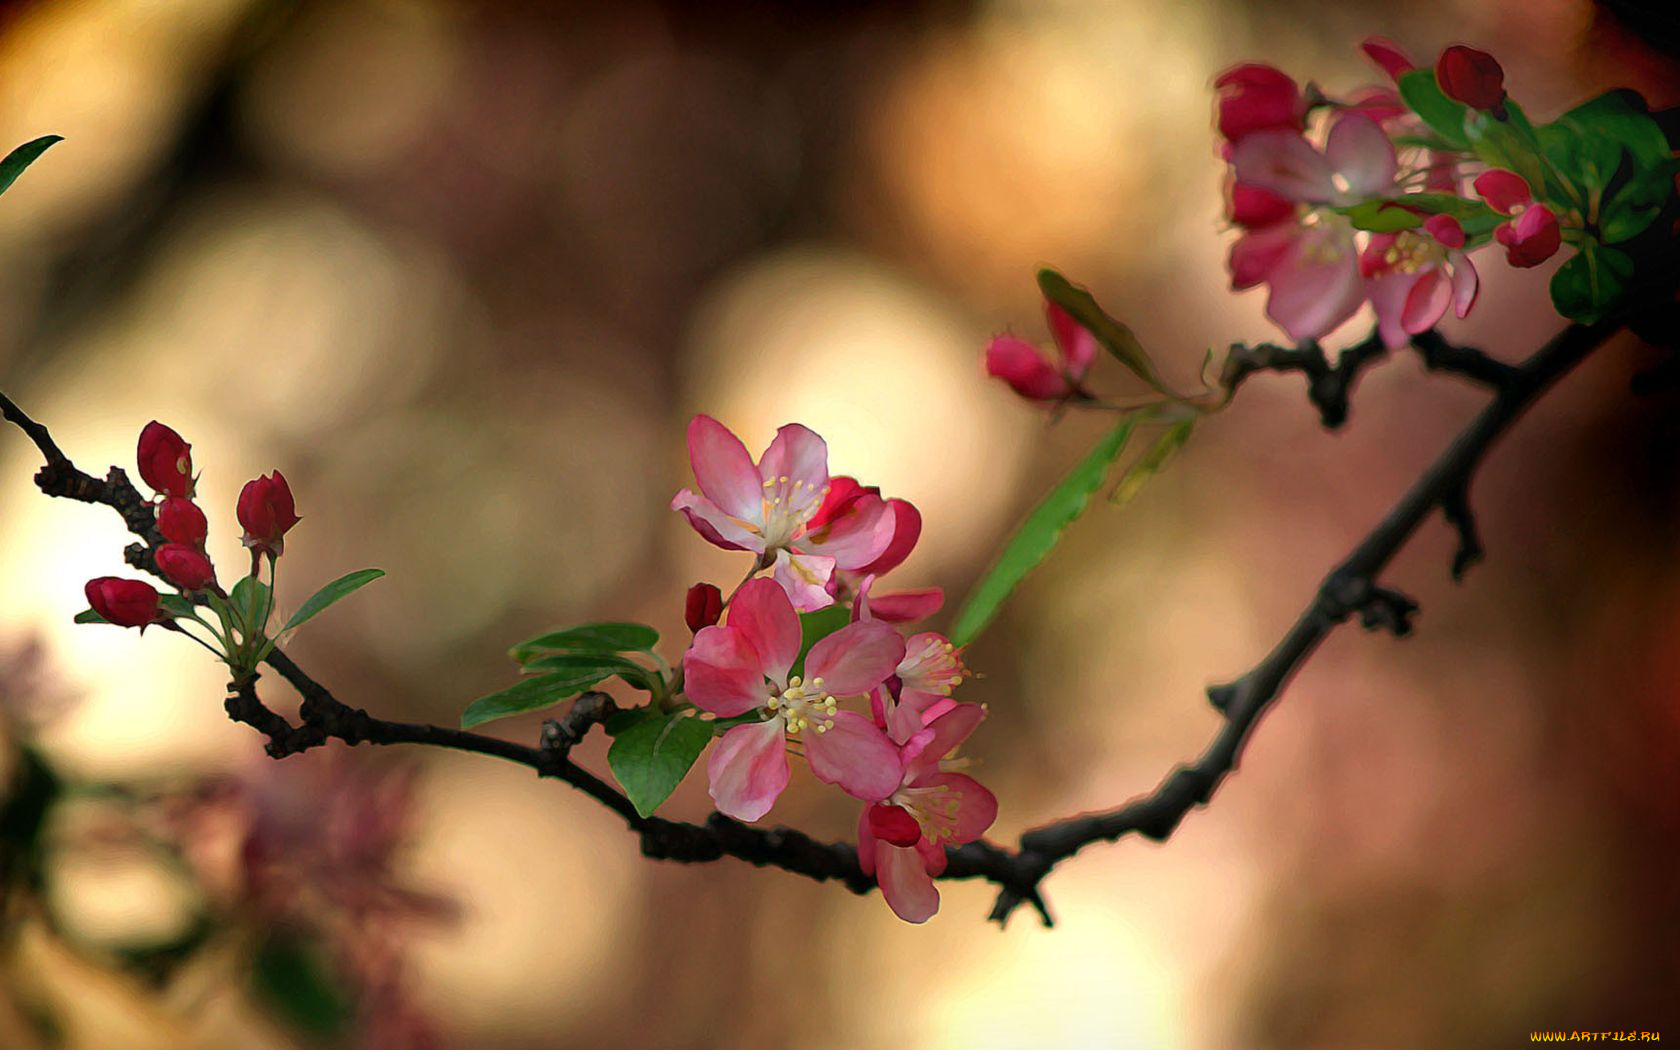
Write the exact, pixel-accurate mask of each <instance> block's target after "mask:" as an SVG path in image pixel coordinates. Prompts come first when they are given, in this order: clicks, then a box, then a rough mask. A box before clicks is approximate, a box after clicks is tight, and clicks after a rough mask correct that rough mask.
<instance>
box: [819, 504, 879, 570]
mask: <svg viewBox="0 0 1680 1050" xmlns="http://www.w3.org/2000/svg"><path fill="white" fill-rule="evenodd" d="M895 528H897V518H896V517H895V516H894V515H893V511H892V508H890V507H888V506H887V501H886V500H884V499H882V498H881V497H880V496H877V495H874V494H872V493H865V494H864V495H861V496H859V497H858V498H857V499H855V500H853V501H852V502H851V505H850V506H848V507H847V508H846V509H845V510H843V511H841V512H840V513H839V514H838V515H836V516H835V517H834V518H833V519H832V520H831V521H829V522H828V523H827V524H825V525H824V526H823V527H822V528H820V529H818V530H816V531H815V532H808V533H806V534H805V535H804V537H803V538H801V539H800V540H799V541H798V545H799V550H801V551H806V552H809V553H811V554H822V555H826V556H828V557H830V558H833V559H834V565H835V568H839V569H851V570H856V569H858V568H860V567H862V566H864V565H868V564H869V563H870V562H872V561H874V560H875V559H877V558H879V557H880V556H881V555H882V553H884V552H885V551H886V549H887V547H888V546H889V545H890V544H891V543H892V541H893V530H894V529H895Z"/></svg>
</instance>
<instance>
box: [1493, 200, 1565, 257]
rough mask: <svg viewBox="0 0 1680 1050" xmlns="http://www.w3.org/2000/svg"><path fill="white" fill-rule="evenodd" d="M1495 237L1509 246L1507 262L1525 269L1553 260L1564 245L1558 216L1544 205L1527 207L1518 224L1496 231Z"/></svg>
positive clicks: (1506, 249) (1506, 253) (1508, 224)
mask: <svg viewBox="0 0 1680 1050" xmlns="http://www.w3.org/2000/svg"><path fill="white" fill-rule="evenodd" d="M1493 237H1494V240H1497V241H1498V242H1499V243H1500V244H1503V245H1504V246H1505V261H1506V262H1508V263H1510V264H1511V265H1512V266H1516V267H1520V268H1524V269H1526V268H1528V267H1530V266H1539V265H1540V264H1541V263H1543V262H1545V261H1546V260H1547V259H1550V258H1551V257H1552V255H1553V254H1554V253H1555V252H1556V251H1557V250H1558V246H1559V245H1561V244H1562V243H1563V234H1562V232H1561V231H1559V229H1558V221H1557V216H1556V215H1554V214H1552V209H1550V208H1548V207H1546V206H1545V205H1544V204H1536V205H1533V206H1531V207H1528V208H1524V209H1523V212H1522V214H1521V215H1519V216H1517V218H1516V219H1515V220H1514V221H1512V222H1508V223H1506V224H1505V225H1503V226H1501V227H1499V228H1498V229H1497V230H1494V231H1493Z"/></svg>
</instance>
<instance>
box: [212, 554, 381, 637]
mask: <svg viewBox="0 0 1680 1050" xmlns="http://www.w3.org/2000/svg"><path fill="white" fill-rule="evenodd" d="M383 575H385V570H384V569H358V570H357V571H355V572H352V573H346V574H345V575H343V576H340V577H339V578H338V579H336V580H334V581H333V582H331V583H329V584H327V585H326V586H325V587H322V588H321V589H320V590H318V591H316V592H315V593H314V594H312V595H310V596H309V600H308V601H306V602H304V603H303V605H302V606H301V607H300V608H299V609H298V611H297V612H296V613H294V614H292V618H291V619H290V620H287V621H286V626H284V627H282V628H280V633H282V634H284V633H285V632H287V631H290V630H291V629H293V628H294V627H300V626H302V625H303V624H304V623H306V622H307V621H309V620H313V619H314V618H315V617H317V616H319V615H320V614H321V613H323V612H325V611H326V610H327V607H328V606H330V605H333V604H335V603H337V602H340V601H343V600H344V599H345V598H348V597H349V596H350V595H351V593H352V592H354V591H358V590H360V589H361V588H363V587H366V586H367V585H368V584H370V583H372V582H373V581H374V580H377V579H379V577H381V576H383ZM248 578H249V577H247V579H248ZM235 589H236V590H237V588H235Z"/></svg>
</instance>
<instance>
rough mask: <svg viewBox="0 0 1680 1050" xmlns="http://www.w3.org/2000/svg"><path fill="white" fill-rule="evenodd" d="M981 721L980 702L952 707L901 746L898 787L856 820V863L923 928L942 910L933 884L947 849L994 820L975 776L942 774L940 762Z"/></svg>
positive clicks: (992, 805)
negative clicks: (901, 765)
mask: <svg viewBox="0 0 1680 1050" xmlns="http://www.w3.org/2000/svg"><path fill="white" fill-rule="evenodd" d="M985 716H986V712H985V709H984V708H982V707H981V706H980V705H979V704H952V705H951V706H950V707H949V708H948V709H946V710H945V711H944V712H943V713H941V714H940V715H939V716H938V717H937V718H935V719H934V720H933V721H932V722H931V723H929V725H928V727H927V728H926V729H924V730H922V731H921V732H919V733H917V734H916V735H915V736H914V737H912V738H911V739H910V741H909V742H908V743H906V744H905V745H904V746H903V747H902V748H901V756H902V759H903V762H904V776H903V780H902V782H901V783H900V785H899V787H898V789H897V790H896V791H894V792H893V793H892V795H891V796H890V797H888V798H885V799H882V800H881V801H879V802H877V803H875V804H873V805H870V806H866V807H864V811H863V813H862V815H861V816H860V818H859V819H858V863H859V865H860V866H861V867H862V868H863V871H864V874H866V875H873V876H875V881H876V882H877V883H879V884H880V886H881V895H882V896H883V897H885V898H886V899H887V905H888V906H889V907H891V908H892V910H893V912H894V913H895V914H896V915H897V916H898V917H899V918H901V919H903V920H904V921H906V922H926V921H927V920H928V919H930V918H932V917H933V915H934V913H935V912H937V911H938V910H939V890H938V888H937V887H936V886H935V885H934V882H933V880H934V878H935V877H936V876H938V875H939V874H940V873H941V872H943V871H944V870H945V845H946V843H950V844H953V845H960V844H961V843H964V842H973V841H974V840H975V839H978V838H979V837H980V836H981V835H984V834H985V833H986V829H987V828H989V827H991V826H992V821H994V820H996V819H997V798H996V797H995V796H993V794H992V793H991V792H990V791H988V790H986V788H985V787H984V786H982V785H981V784H980V782H979V781H977V780H975V779H974V778H973V777H970V776H967V775H966V774H962V773H953V772H947V771H946V767H947V765H949V764H950V763H947V762H944V761H943V760H944V759H946V758H947V757H948V756H949V755H950V754H951V752H953V751H955V750H956V748H957V746H958V745H959V744H961V743H962V742H963V741H964V740H965V739H967V738H968V735H969V734H970V733H972V732H973V731H974V727H975V726H977V725H979V724H980V721H981V719H983V718H985Z"/></svg>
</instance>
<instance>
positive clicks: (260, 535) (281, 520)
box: [239, 470, 299, 558]
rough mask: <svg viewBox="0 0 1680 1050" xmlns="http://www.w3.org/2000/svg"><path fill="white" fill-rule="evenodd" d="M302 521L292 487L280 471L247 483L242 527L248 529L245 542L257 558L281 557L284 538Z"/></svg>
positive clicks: (242, 499)
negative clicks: (294, 501) (263, 555)
mask: <svg viewBox="0 0 1680 1050" xmlns="http://www.w3.org/2000/svg"><path fill="white" fill-rule="evenodd" d="M298 521H299V518H298V516H297V510H296V507H294V506H293V503H292V488H291V486H290V485H288V484H286V478H285V475H283V474H281V473H280V472H279V471H278V470H277V471H275V472H274V473H273V474H269V475H265V476H263V477H259V478H257V479H255V480H253V481H247V482H246V483H245V487H244V488H243V489H241V490H240V492H239V524H241V525H243V526H244V527H245V537H244V543H245V546H247V547H249V548H251V551H252V553H253V555H256V554H267V555H269V556H271V557H275V558H278V557H279V556H280V553H281V551H282V550H283V549H284V547H285V543H284V542H283V538H284V537H285V535H286V533H287V532H288V531H289V530H290V529H291V527H292V526H293V525H296V524H297V523H298Z"/></svg>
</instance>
